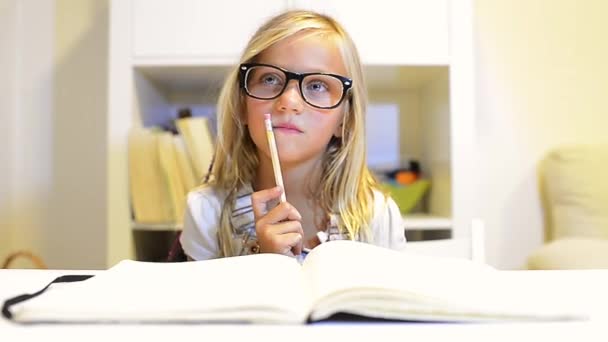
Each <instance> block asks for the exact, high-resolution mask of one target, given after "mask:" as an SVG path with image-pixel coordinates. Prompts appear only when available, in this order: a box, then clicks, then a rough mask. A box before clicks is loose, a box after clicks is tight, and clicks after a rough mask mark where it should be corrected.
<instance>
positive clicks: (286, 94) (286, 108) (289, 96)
mask: <svg viewBox="0 0 608 342" xmlns="http://www.w3.org/2000/svg"><path fill="white" fill-rule="evenodd" d="M298 87H299V85H298V82H297V81H296V80H291V81H290V82H289V83H288V84H287V87H286V88H285V90H284V91H283V94H281V96H279V97H278V98H277V101H276V106H277V107H278V108H277V109H278V110H279V111H282V112H293V113H296V114H299V113H301V112H302V110H303V109H304V99H303V98H302V95H301V94H300V89H299V88H298Z"/></svg>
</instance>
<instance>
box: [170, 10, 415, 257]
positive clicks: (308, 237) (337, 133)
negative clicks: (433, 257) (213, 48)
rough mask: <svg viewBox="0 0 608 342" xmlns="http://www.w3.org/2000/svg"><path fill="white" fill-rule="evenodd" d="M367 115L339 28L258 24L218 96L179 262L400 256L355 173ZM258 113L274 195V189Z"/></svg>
mask: <svg viewBox="0 0 608 342" xmlns="http://www.w3.org/2000/svg"><path fill="white" fill-rule="evenodd" d="M366 105H367V96H366V86H365V83H364V79H363V73H362V69H361V63H360V61H359V56H358V53H357V50H356V48H355V46H354V43H353V41H352V40H351V38H350V37H349V36H348V34H347V33H346V32H345V31H344V29H343V28H342V26H341V25H340V24H338V23H337V22H336V21H334V20H333V19H331V18H329V17H327V16H324V15H320V14H317V13H313V12H308V11H290V12H286V13H284V14H281V15H279V16H277V17H275V18H273V19H271V20H269V21H268V22H267V23H266V24H264V25H263V26H262V27H261V28H260V29H259V30H258V31H257V32H256V33H255V35H254V36H253V37H252V38H251V40H250V41H249V44H248V45H247V47H246V48H245V51H244V53H243V56H242V57H241V64H240V65H238V66H236V67H235V68H234V69H233V70H232V72H231V73H230V74H229V75H228V78H227V80H226V83H225V85H224V87H223V89H222V91H221V94H220V97H219V101H218V137H217V148H216V151H215V160H214V163H213V166H212V168H211V171H210V177H209V179H208V181H207V182H206V184H205V185H203V187H201V188H200V189H197V190H195V191H193V192H191V193H190V194H188V205H187V211H186V217H185V220H184V229H183V232H182V234H181V237H180V242H181V244H182V248H183V249H184V252H185V254H186V255H187V256H188V257H189V258H190V259H193V260H202V259H211V258H219V257H228V256H236V255H245V254H252V253H281V254H285V255H290V256H294V255H299V254H300V253H301V252H302V250H303V249H306V248H314V247H315V246H316V245H318V244H319V243H321V242H324V241H325V240H336V239H353V240H359V241H365V242H369V243H373V244H376V245H379V246H384V247H387V248H392V249H402V248H404V246H405V235H404V229H403V224H402V221H401V215H400V212H399V209H398V208H397V206H396V204H395V202H394V201H393V200H392V199H390V198H388V197H385V195H383V193H381V192H380V191H378V190H377V189H376V185H377V184H376V182H375V180H374V178H373V177H372V175H371V173H370V171H369V170H368V168H367V166H366V152H365V126H364V118H365V111H366ZM267 113H268V114H270V115H271V118H272V126H273V130H274V134H275V139H276V144H277V148H278V154H279V160H280V166H281V170H282V174H283V181H284V188H280V187H278V186H276V184H275V178H274V174H273V167H272V161H271V157H270V149H269V144H268V140H267V137H266V130H265V125H264V116H265V114H267ZM283 192H284V194H285V196H286V201H284V202H283V201H282V202H280V203H279V198H281V194H282V193H283ZM277 203H278V204H277ZM319 232H321V234H319Z"/></svg>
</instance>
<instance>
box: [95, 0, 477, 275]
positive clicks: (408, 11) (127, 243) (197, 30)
mask: <svg viewBox="0 0 608 342" xmlns="http://www.w3.org/2000/svg"><path fill="white" fill-rule="evenodd" d="M286 8H309V9H313V10H317V11H320V12H326V13H328V14H330V15H333V16H335V17H336V18H337V19H338V20H339V21H341V22H342V24H343V25H344V26H345V27H346V29H347V31H349V33H351V35H352V36H353V39H354V40H355V43H356V44H357V47H358V49H359V52H360V54H361V56H362V60H363V63H364V68H365V73H366V78H367V80H368V88H369V89H368V90H369V93H370V101H371V102H372V103H377V104H387V103H388V104H391V106H396V107H398V110H399V120H398V122H399V123H398V127H387V129H388V128H390V129H397V130H399V134H400V148H399V153H400V158H401V159H402V160H404V159H405V158H414V159H418V160H419V161H421V163H422V169H423V171H424V172H425V174H426V176H427V177H429V178H430V179H431V184H432V185H431V191H430V196H429V198H428V201H427V203H426V211H427V214H430V215H433V216H434V217H440V218H446V219H447V221H442V222H449V223H451V225H452V227H451V228H452V236H454V237H462V236H467V235H468V232H469V228H470V222H471V220H472V219H473V217H474V213H475V200H476V197H475V193H474V192H473V189H474V186H473V181H474V179H475V172H474V171H475V150H474V144H473V137H474V122H475V120H474V98H473V94H474V92H473V80H474V77H473V44H472V39H473V31H472V0H402V1H390V0H375V1H373V2H367V1H347V0H328V1H321V0H311V1H300V0H267V1H247V0H224V1H220V2H217V1H213V2H212V1H202V0H112V2H111V20H110V24H111V25H110V28H111V31H110V58H109V60H110V65H109V73H110V75H109V76H110V77H109V104H108V108H109V111H108V120H107V122H108V144H107V147H108V149H107V150H108V155H107V162H108V168H107V169H108V180H107V184H108V187H107V189H108V192H107V195H106V196H107V207H108V210H107V213H108V214H107V215H108V217H107V222H108V227H107V229H108V234H107V235H108V241H109V242H108V245H109V251H108V255H109V256H110V257H109V260H108V264H109V265H111V264H113V263H114V262H116V261H118V260H120V259H123V258H128V257H132V255H133V252H132V240H131V239H132V234H131V228H132V227H131V215H130V209H129V201H128V177H127V134H128V131H129V129H130V128H131V127H133V126H139V125H142V124H154V123H161V122H163V121H168V120H170V119H171V118H173V117H174V116H175V109H176V108H179V107H180V106H185V105H187V106H192V105H194V106H200V107H201V108H203V107H204V108H206V110H208V111H209V112H213V105H214V104H215V101H216V96H217V91H218V89H219V86H220V85H221V84H222V82H223V79H224V76H225V74H226V72H227V70H229V68H230V66H232V65H234V64H235V63H236V62H237V60H238V57H239V55H240V54H241V52H242V51H241V50H242V48H243V47H244V46H245V44H246V42H247V41H248V40H249V38H250V37H251V35H252V34H253V32H254V31H255V29H257V27H258V26H259V25H260V24H261V23H262V22H263V21H264V20H265V19H267V18H268V17H270V16H272V15H274V14H276V13H278V12H280V11H282V10H284V9H286ZM209 108H211V109H209ZM416 223H417V224H418V223H420V221H416Z"/></svg>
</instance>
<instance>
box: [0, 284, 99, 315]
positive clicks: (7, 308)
mask: <svg viewBox="0 0 608 342" xmlns="http://www.w3.org/2000/svg"><path fill="white" fill-rule="evenodd" d="M91 277H92V275H64V276H61V277H58V278H55V280H53V281H52V282H50V283H49V284H48V285H47V286H45V287H44V288H43V289H42V290H40V291H38V292H36V293H26V294H22V295H19V296H17V297H13V298H9V299H7V300H5V301H4V304H2V316H4V318H6V319H11V320H12V319H13V313H12V312H11V307H12V306H13V305H16V304H19V303H21V302H25V301H26V300H29V299H32V298H34V297H38V296H39V295H41V294H42V293H44V291H46V289H48V288H49V286H51V285H53V284H57V283H73V282H76V281H83V280H87V279H89V278H91Z"/></svg>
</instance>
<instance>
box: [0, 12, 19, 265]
mask: <svg viewBox="0 0 608 342" xmlns="http://www.w3.org/2000/svg"><path fill="white" fill-rule="evenodd" d="M16 10H17V6H16V3H15V1H14V0H0V51H3V53H0V74H1V75H4V79H3V81H2V82H0V120H1V122H2V126H1V127H2V132H1V134H0V258H1V257H2V256H4V255H6V254H8V252H9V249H10V246H11V239H12V229H11V227H12V224H11V218H12V205H13V204H12V203H13V200H12V189H11V184H12V183H13V172H12V170H11V168H10V167H8V166H9V165H12V157H13V154H12V152H11V150H12V149H13V138H12V136H11V132H13V125H14V123H13V117H14V114H13V113H14V111H15V109H14V107H15V101H14V99H15V91H16V84H15V82H16V74H15V68H14V66H15V65H16V64H15V63H16V53H15V52H14V51H13V47H14V45H15V44H16V35H17V32H16V29H17V24H16V23H17V20H16V19H17V15H16Z"/></svg>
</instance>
